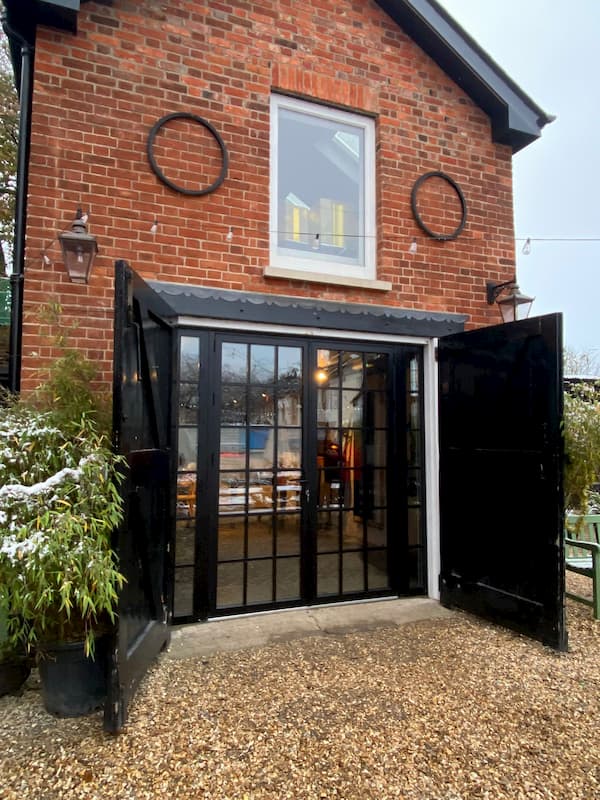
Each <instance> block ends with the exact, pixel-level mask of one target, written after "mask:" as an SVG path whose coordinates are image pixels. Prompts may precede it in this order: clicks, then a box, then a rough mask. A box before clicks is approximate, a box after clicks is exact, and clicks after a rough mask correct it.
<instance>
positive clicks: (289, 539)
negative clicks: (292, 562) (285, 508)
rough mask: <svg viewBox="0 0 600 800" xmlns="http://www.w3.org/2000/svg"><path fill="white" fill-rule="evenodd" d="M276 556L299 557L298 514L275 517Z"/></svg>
mask: <svg viewBox="0 0 600 800" xmlns="http://www.w3.org/2000/svg"><path fill="white" fill-rule="evenodd" d="M277 555H278V556H287V555H290V556H292V555H300V514H281V515H280V516H278V517H277Z"/></svg>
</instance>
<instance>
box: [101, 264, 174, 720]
mask: <svg viewBox="0 0 600 800" xmlns="http://www.w3.org/2000/svg"><path fill="white" fill-rule="evenodd" d="M169 313H170V309H169V307H168V306H167V305H166V304H165V303H164V301H163V300H162V299H161V298H160V297H159V296H158V295H157V294H156V292H154V291H153V290H152V289H151V288H150V287H149V286H148V285H147V284H146V283H144V281H142V280H141V278H139V276H138V275H136V273H135V272H133V271H132V270H131V269H130V268H129V267H128V265H127V264H126V263H125V262H124V261H117V263H116V265H115V340H114V342H115V343H114V385H113V426H114V440H115V445H116V448H117V451H118V452H119V453H121V454H122V455H123V456H124V457H125V458H126V460H127V463H128V467H129V468H128V470H127V475H126V479H125V482H124V484H123V489H122V490H123V493H124V494H123V496H124V498H125V517H124V521H123V523H122V525H121V526H120V528H119V530H118V531H116V532H115V542H114V546H115V550H116V552H117V553H118V556H119V567H120V570H121V572H122V573H123V574H124V575H125V578H126V579H127V583H126V584H125V586H124V587H123V590H122V592H121V595H120V598H119V618H118V623H117V630H116V633H115V638H114V646H113V648H112V652H111V658H110V664H109V680H108V697H107V702H106V706H105V712H104V727H105V729H106V730H107V731H110V732H112V733H116V732H118V731H119V730H120V729H121V728H122V726H123V725H124V724H125V720H126V718H127V709H128V704H129V702H130V700H131V698H132V696H133V694H134V692H135V689H136V687H137V685H138V683H139V681H140V679H141V678H142V677H143V676H144V674H145V673H146V670H147V669H148V667H149V666H150V664H151V663H152V661H153V660H154V658H155V657H156V655H157V654H158V652H159V651H160V650H161V649H162V648H163V647H164V646H165V645H166V644H167V643H168V640H169V632H168V624H167V623H168V620H167V599H166V598H167V586H166V575H167V570H166V568H165V567H166V559H167V544H168V537H169V530H170V526H169V513H170V512H169V477H170V469H171V466H170V453H171V449H170V441H169V437H170V424H169V413H170V412H169V407H170V391H171V374H170V368H171V346H172V344H171V327H170V325H169V323H168V322H167V321H166V317H168V316H169Z"/></svg>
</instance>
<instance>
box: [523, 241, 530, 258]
mask: <svg viewBox="0 0 600 800" xmlns="http://www.w3.org/2000/svg"><path fill="white" fill-rule="evenodd" d="M521 252H522V253H523V255H524V256H528V255H529V254H530V253H531V239H529V238H527V239H526V240H525V244H524V245H523V249H522V250H521Z"/></svg>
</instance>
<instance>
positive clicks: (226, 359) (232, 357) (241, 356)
mask: <svg viewBox="0 0 600 800" xmlns="http://www.w3.org/2000/svg"><path fill="white" fill-rule="evenodd" d="M247 378H248V345H246V344H237V343H234V342H225V343H224V344H223V348H222V359H221V379H222V381H223V383H245V382H246V380H247Z"/></svg>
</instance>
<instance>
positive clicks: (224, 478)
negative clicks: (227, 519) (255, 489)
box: [219, 472, 247, 514]
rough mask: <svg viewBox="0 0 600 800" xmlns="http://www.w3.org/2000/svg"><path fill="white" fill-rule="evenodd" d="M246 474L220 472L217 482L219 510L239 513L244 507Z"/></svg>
mask: <svg viewBox="0 0 600 800" xmlns="http://www.w3.org/2000/svg"><path fill="white" fill-rule="evenodd" d="M246 488H247V487H246V475H245V473H243V472H222V473H221V479H220V482H219V512H220V513H221V514H227V513H240V512H242V511H244V510H245V508H246Z"/></svg>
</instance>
